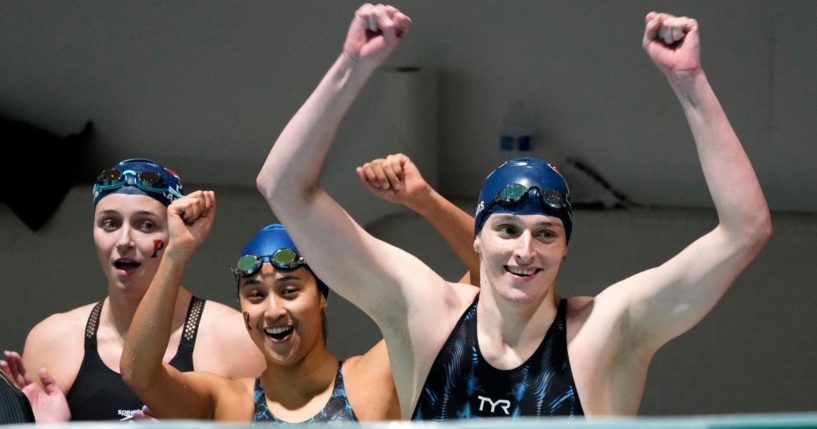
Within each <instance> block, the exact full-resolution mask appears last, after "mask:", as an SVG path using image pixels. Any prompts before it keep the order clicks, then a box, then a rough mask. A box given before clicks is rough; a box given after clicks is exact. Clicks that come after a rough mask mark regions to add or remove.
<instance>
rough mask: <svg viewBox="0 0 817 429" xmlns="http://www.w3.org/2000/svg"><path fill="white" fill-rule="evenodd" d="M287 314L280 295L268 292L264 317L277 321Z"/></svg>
mask: <svg viewBox="0 0 817 429" xmlns="http://www.w3.org/2000/svg"><path fill="white" fill-rule="evenodd" d="M286 314H287V308H286V303H285V301H284V300H283V299H281V298H280V297H277V296H275V295H272V294H270V295H269V299H268V303H267V308H266V310H265V311H264V317H265V318H266V319H267V320H270V321H273V322H275V321H277V320H279V319H281V318H282V317H284V316H285V315H286Z"/></svg>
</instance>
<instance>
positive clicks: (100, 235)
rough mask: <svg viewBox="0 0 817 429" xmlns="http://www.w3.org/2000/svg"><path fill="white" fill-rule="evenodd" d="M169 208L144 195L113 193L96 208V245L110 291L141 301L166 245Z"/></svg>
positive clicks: (100, 201)
mask: <svg viewBox="0 0 817 429" xmlns="http://www.w3.org/2000/svg"><path fill="white" fill-rule="evenodd" d="M167 238H168V232H167V208H165V206H164V205H162V204H161V203H159V202H158V201H156V200H155V199H153V198H150V197H147V196H144V195H127V194H111V195H108V196H106V197H105V198H103V199H101V200H99V203H98V204H97V206H96V208H95V209H94V244H95V245H96V252H97V257H98V258H99V263H100V265H101V266H102V271H103V273H104V274H105V278H106V279H107V281H108V288H109V292H111V291H119V292H121V293H124V294H126V295H128V296H131V297H133V298H135V299H141V297H142V296H143V295H144V293H145V291H146V290H147V288H148V286H149V285H150V282H151V280H153V276H154V274H156V270H157V268H158V267H159V261H160V260H161V257H162V249H164V246H165V244H166V243H167Z"/></svg>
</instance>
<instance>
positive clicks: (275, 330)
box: [264, 326, 292, 335]
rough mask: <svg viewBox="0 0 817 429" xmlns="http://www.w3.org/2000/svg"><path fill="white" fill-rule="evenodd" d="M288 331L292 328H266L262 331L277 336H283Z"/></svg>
mask: <svg viewBox="0 0 817 429" xmlns="http://www.w3.org/2000/svg"><path fill="white" fill-rule="evenodd" d="M290 330H292V326H281V327H278V328H266V329H264V332H266V333H268V334H272V335H278V334H283V333H284V332H289V331H290Z"/></svg>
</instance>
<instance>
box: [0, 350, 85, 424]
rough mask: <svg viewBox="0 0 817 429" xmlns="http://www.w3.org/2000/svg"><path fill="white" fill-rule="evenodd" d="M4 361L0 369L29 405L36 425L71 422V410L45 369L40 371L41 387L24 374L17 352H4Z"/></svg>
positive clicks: (24, 370) (24, 369)
mask: <svg viewBox="0 0 817 429" xmlns="http://www.w3.org/2000/svg"><path fill="white" fill-rule="evenodd" d="M5 356H6V360H4V361H0V369H2V371H3V372H4V373H5V374H6V376H7V377H8V378H9V379H11V380H13V381H14V383H15V384H16V385H17V387H19V388H20V389H21V390H22V391H23V394H25V395H26V398H28V402H29V403H30V404H31V410H32V411H33V412H34V418H35V419H36V420H37V423H57V422H67V421H69V420H71V410H70V409H69V408H68V400H67V399H66V398H65V394H64V393H63V392H62V390H60V388H59V387H57V382H56V381H54V378H53V377H51V375H50V374H49V373H48V371H47V370H46V369H45V368H41V369H40V373H39V376H40V382H41V383H42V386H40V385H39V384H37V383H34V382H33V381H32V380H31V378H30V377H29V376H28V374H27V373H26V368H25V366H24V365H23V360H22V358H20V355H19V354H18V353H17V352H9V351H6V352H5Z"/></svg>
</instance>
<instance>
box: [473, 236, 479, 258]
mask: <svg viewBox="0 0 817 429" xmlns="http://www.w3.org/2000/svg"><path fill="white" fill-rule="evenodd" d="M479 248H480V242H479V236H476V237H475V238H474V252H476V253H477V255H479Z"/></svg>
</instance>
